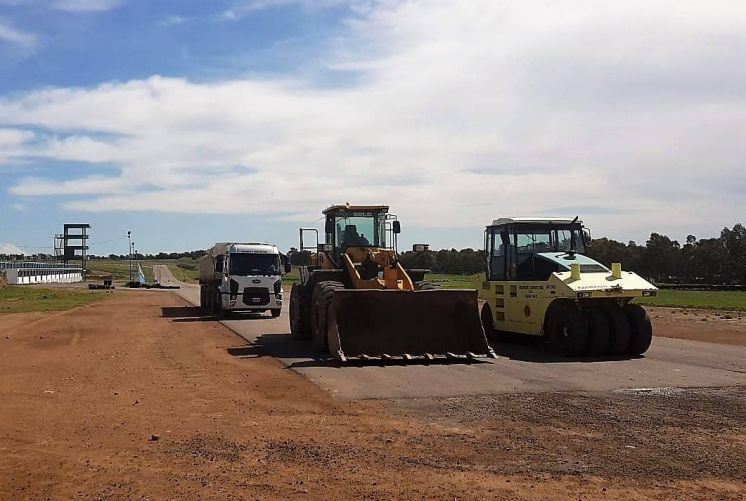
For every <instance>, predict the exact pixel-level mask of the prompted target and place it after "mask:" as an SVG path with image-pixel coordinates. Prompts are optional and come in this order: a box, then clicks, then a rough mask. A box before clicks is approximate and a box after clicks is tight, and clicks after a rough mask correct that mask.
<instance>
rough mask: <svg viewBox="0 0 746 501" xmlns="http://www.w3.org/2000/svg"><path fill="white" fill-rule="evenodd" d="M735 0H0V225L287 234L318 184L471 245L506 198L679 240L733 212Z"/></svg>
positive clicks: (706, 231) (742, 99) (326, 196)
mask: <svg viewBox="0 0 746 501" xmlns="http://www.w3.org/2000/svg"><path fill="white" fill-rule="evenodd" d="M745 11H746V9H743V8H742V4H741V3H740V2H737V1H725V0H721V1H716V2H713V3H708V4H707V5H702V6H699V4H697V3H693V2H691V3H682V2H675V1H670V2H666V1H661V2H656V3H654V4H651V3H650V2H644V1H641V0H640V1H637V0H635V1H631V2H626V3H624V4H623V5H621V4H620V5H611V4H605V3H600V2H599V3H595V2H594V3H589V2H580V1H571V0H567V1H558V2H542V1H530V0H529V1H526V2H521V3H515V2H502V1H488V0H464V1H463V2H451V1H446V0H422V1H407V0H402V1H383V0H381V1H376V0H316V1H312V0H230V1H229V0H226V1H222V0H212V1H209V2H207V1H185V0H179V1H177V0H172V1H158V0H0V74H1V75H2V78H0V242H10V243H14V244H16V245H18V246H19V247H21V248H24V249H26V250H28V251H35V250H44V247H49V246H51V240H52V235H53V234H54V233H55V232H58V231H60V229H61V227H62V224H63V223H64V222H78V221H80V222H89V223H91V224H92V226H93V237H92V242H93V243H94V244H95V245H94V246H93V249H92V252H94V253H100V254H105V253H109V252H117V253H119V252H124V251H125V250H126V239H125V236H126V231H127V230H128V229H132V230H133V232H134V234H135V235H136V242H137V243H138V247H139V248H140V250H142V251H144V252H149V251H159V250H187V249H194V248H204V247H207V246H209V245H210V244H211V243H212V242H215V241H220V240H269V241H274V242H277V243H278V244H280V245H281V246H283V247H285V248H287V247H289V246H290V245H296V244H297V228H298V227H299V226H300V225H311V224H317V223H315V220H316V219H318V217H319V215H320V211H321V209H322V208H324V207H325V206H327V205H329V204H331V203H340V202H346V201H350V202H352V203H389V204H390V205H391V207H392V210H393V211H394V212H396V213H398V214H399V216H400V218H401V219H402V220H403V226H404V238H403V239H402V243H403V245H404V246H408V245H409V244H411V243H412V242H429V243H431V244H432V245H433V247H435V248H439V247H456V248H460V247H464V246H473V247H478V246H479V245H481V238H482V229H483V227H484V225H485V224H487V223H488V222H489V221H491V220H492V219H493V218H497V217H502V216H509V215H568V216H575V215H576V214H579V215H580V216H581V217H582V218H583V219H584V220H585V221H586V222H587V223H588V224H589V225H590V226H591V227H592V228H593V231H594V235H596V236H599V235H607V236H610V237H612V238H617V239H620V240H629V239H634V240H637V241H644V240H645V238H646V236H647V235H649V233H650V232H651V231H658V232H665V233H668V234H670V236H672V237H673V238H677V239H680V240H683V239H684V237H685V236H686V234H688V233H694V234H695V235H697V236H701V237H706V236H711V235H714V234H716V233H717V232H718V231H719V228H721V227H722V226H725V225H728V226H731V225H733V224H735V223H736V222H746V221H744V220H743V219H744V214H746V210H744V209H745V208H746V206H745V204H744V203H743V192H744V189H745V188H746V169H744V166H743V158H746V156H745V155H744V153H746V146H745V145H746V141H744V140H743V139H744V138H743V130H746V105H745V104H744V103H746V68H744V66H745V65H743V64H742V61H743V57H744V54H746V12H745Z"/></svg>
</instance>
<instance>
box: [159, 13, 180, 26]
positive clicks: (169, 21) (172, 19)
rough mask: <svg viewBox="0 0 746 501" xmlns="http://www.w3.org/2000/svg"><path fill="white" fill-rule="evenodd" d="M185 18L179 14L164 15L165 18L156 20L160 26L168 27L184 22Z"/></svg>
mask: <svg viewBox="0 0 746 501" xmlns="http://www.w3.org/2000/svg"><path fill="white" fill-rule="evenodd" d="M186 21H187V20H186V18H184V17H181V16H173V15H171V16H166V17H165V18H163V19H161V20H160V21H158V23H157V24H158V26H162V27H164V28H168V27H170V26H176V25H179V24H184V23H185V22H186Z"/></svg>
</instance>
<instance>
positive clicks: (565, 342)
mask: <svg viewBox="0 0 746 501" xmlns="http://www.w3.org/2000/svg"><path fill="white" fill-rule="evenodd" d="M547 316H548V318H547V337H548V339H549V343H550V345H551V346H552V349H553V350H554V351H555V352H556V353H559V354H561V355H564V356H567V357H576V356H578V355H582V354H583V352H584V351H585V347H586V344H587V343H588V321H587V319H586V317H585V315H583V314H582V313H581V312H580V310H578V309H577V308H576V307H575V305H574V304H558V305H556V306H554V307H553V308H550V309H549V311H548V312H547Z"/></svg>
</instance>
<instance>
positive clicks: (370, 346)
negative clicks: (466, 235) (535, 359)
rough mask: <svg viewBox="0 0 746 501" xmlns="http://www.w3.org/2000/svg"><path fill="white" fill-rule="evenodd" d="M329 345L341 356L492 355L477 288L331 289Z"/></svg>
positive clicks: (334, 354) (471, 356)
mask: <svg viewBox="0 0 746 501" xmlns="http://www.w3.org/2000/svg"><path fill="white" fill-rule="evenodd" d="M328 319H329V320H328V323H327V328H328V332H327V335H328V339H329V351H330V352H331V354H332V355H333V356H335V357H336V358H338V359H339V360H341V361H346V360H347V359H350V358H359V359H362V360H368V359H371V358H380V359H383V360H391V359H403V360H410V359H413V358H423V359H431V360H432V359H434V358H435V357H439V358H440V357H447V358H476V357H495V354H494V352H493V351H492V348H490V346H489V344H488V343H487V338H486V337H485V335H484V330H483V329H482V323H481V321H480V319H479V309H478V307H477V291H475V290H421V291H399V290H369V289H366V290H354V289H353V290H351V289H340V290H336V291H334V296H333V298H332V302H331V305H330V307H329V317H328Z"/></svg>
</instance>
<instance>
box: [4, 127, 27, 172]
mask: <svg viewBox="0 0 746 501" xmlns="http://www.w3.org/2000/svg"><path fill="white" fill-rule="evenodd" d="M32 139H34V133H33V132H31V131H27V130H18V129H3V128H0V166H2V165H3V164H4V163H6V162H7V161H8V160H9V159H10V158H12V157H13V156H14V155H21V154H22V153H23V151H24V150H23V149H22V147H23V145H24V143H26V142H28V141H31V140H32Z"/></svg>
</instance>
